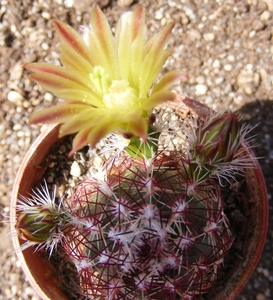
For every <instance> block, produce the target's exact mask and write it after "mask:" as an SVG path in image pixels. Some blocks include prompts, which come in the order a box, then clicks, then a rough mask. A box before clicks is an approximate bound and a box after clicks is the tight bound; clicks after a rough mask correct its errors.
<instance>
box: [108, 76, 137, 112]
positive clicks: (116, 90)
mask: <svg viewBox="0 0 273 300" xmlns="http://www.w3.org/2000/svg"><path fill="white" fill-rule="evenodd" d="M136 98H137V96H136V92H135V90H134V89H132V88H131V87H130V86H129V82H128V81H127V80H113V82H112V84H111V86H110V87H109V92H108V94H105V95H103V102H104V104H105V106H106V108H110V109H111V108H118V109H121V110H130V109H132V108H133V106H134V104H135V103H136Z"/></svg>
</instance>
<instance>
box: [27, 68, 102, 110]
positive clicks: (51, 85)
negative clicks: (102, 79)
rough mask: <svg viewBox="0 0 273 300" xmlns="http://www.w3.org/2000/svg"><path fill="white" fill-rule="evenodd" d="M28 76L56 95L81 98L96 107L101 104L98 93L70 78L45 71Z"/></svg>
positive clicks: (64, 97) (74, 98)
mask: <svg viewBox="0 0 273 300" xmlns="http://www.w3.org/2000/svg"><path fill="white" fill-rule="evenodd" d="M29 78H30V79H32V80H34V81H36V82H37V83H38V84H40V85H41V86H42V87H43V88H44V89H46V90H47V91H49V92H51V93H53V94H54V95H55V96H57V97H60V98H63V99H67V100H82V101H83V102H87V103H89V104H91V105H93V106H96V107H101V106H102V100H101V99H100V98H99V97H98V95H96V94H95V93H93V91H92V90H90V89H88V88H87V87H85V86H84V85H81V84H78V83H76V82H74V81H72V80H70V79H67V78H63V77H60V76H56V75H54V74H46V73H35V74H31V75H30V76H29Z"/></svg>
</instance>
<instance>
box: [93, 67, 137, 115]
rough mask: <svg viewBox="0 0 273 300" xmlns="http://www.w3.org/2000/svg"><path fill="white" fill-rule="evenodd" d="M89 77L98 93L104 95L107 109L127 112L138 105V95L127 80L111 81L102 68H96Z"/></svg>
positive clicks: (103, 99) (103, 98)
mask: <svg viewBox="0 0 273 300" xmlns="http://www.w3.org/2000/svg"><path fill="white" fill-rule="evenodd" d="M89 77H90V79H91V81H92V83H93V84H94V86H95V89H96V90H97V92H99V93H100V94H102V101H103V103H104V105H105V107H106V108H108V109H113V108H116V109H118V110H122V111H126V110H131V109H132V108H133V107H134V105H135V104H136V103H137V93H136V91H135V90H134V89H133V88H132V87H130V85H129V82H128V81H127V80H125V79H122V80H111V78H110V77H109V75H108V74H107V73H106V72H105V70H104V68H102V67H101V66H95V67H94V69H93V73H91V74H90V75H89Z"/></svg>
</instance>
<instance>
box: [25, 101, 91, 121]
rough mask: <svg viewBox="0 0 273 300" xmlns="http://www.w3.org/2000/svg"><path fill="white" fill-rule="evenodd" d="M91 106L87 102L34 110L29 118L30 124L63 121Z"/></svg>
mask: <svg viewBox="0 0 273 300" xmlns="http://www.w3.org/2000/svg"><path fill="white" fill-rule="evenodd" d="M88 108H90V106H89V105H87V104H77V105H62V104H60V105H57V106H53V107H49V108H46V109H43V110H40V111H36V112H34V113H33V114H32V115H31V116H30V118H29V124H37V123H46V124H54V123H63V122H65V121H67V120H69V119H70V118H71V117H73V116H75V115H77V114H78V113H79V112H81V111H83V110H86V109H88Z"/></svg>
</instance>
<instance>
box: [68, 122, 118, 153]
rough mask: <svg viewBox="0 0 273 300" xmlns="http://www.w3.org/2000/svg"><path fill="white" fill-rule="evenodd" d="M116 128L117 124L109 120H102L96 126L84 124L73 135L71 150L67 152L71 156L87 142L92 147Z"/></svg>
mask: <svg viewBox="0 0 273 300" xmlns="http://www.w3.org/2000/svg"><path fill="white" fill-rule="evenodd" d="M116 128H117V124H116V123H113V122H111V121H110V120H107V121H104V122H102V123H100V124H98V125H97V126H92V125H89V126H86V127H85V128H83V129H82V130H81V131H80V132H79V133H77V135H76V136H75V138H74V140H73V143H72V151H71V152H70V153H69V156H72V155H73V154H74V153H75V152H76V151H78V150H79V149H81V148H82V147H84V146H85V145H87V144H88V143H89V144H90V146H91V147H94V146H95V145H96V144H97V143H98V142H99V141H100V140H101V139H102V138H103V137H105V136H106V135H107V134H109V133H111V132H114V131H115V129H116Z"/></svg>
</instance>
